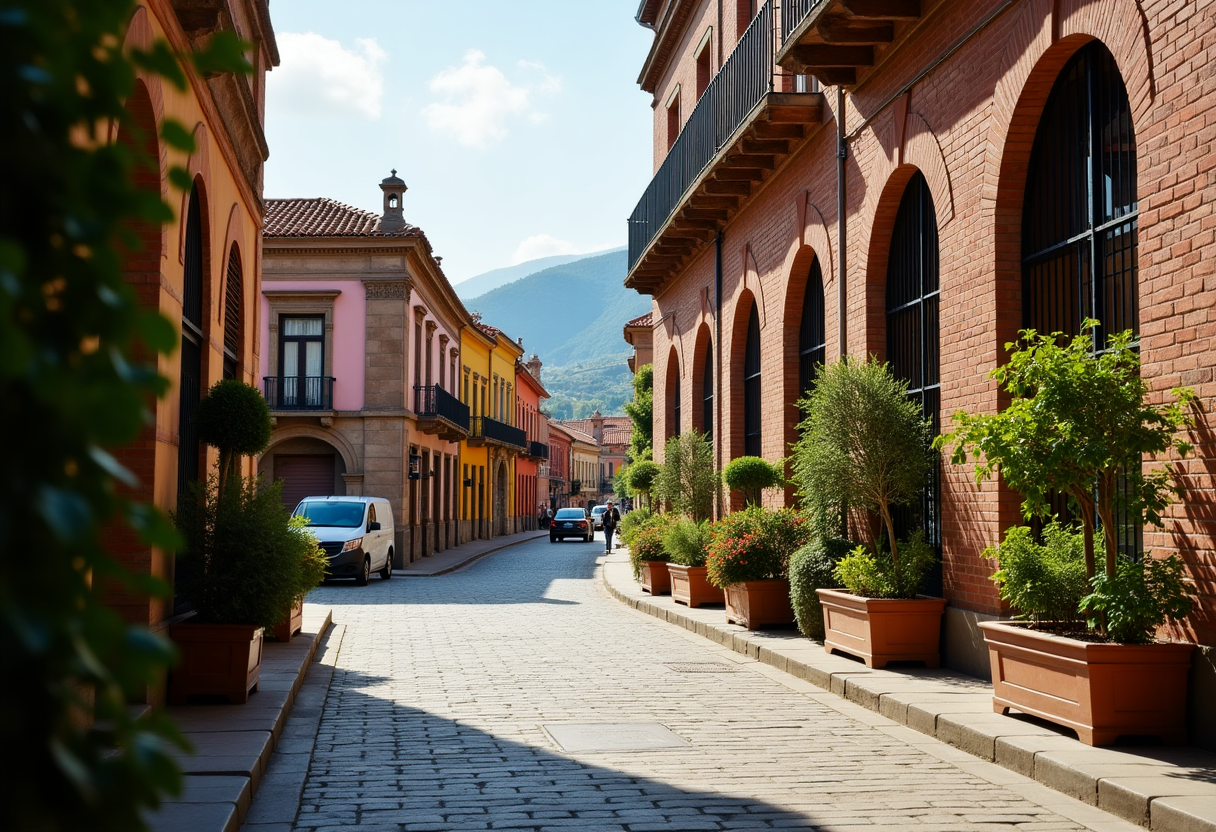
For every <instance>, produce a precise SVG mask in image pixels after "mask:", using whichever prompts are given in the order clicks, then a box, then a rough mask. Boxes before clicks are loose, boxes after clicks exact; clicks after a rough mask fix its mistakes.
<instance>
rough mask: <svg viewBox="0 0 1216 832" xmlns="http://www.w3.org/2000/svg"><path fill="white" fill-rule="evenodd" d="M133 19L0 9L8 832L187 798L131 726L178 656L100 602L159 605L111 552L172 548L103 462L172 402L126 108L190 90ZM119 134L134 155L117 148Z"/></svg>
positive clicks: (2, 584)
mask: <svg viewBox="0 0 1216 832" xmlns="http://www.w3.org/2000/svg"><path fill="white" fill-rule="evenodd" d="M133 10H134V4H133V3H132V2H131V0H94V2H89V3H78V2H73V0H11V1H10V2H6V3H4V4H3V7H2V8H0V158H3V159H4V160H5V166H4V184H3V187H0V430H3V432H4V435H5V436H8V437H11V438H13V439H14V440H15V441H12V442H10V443H9V446H8V447H7V448H6V449H5V457H4V464H3V466H0V529H3V535H4V553H5V554H4V556H3V558H0V656H2V657H3V658H2V666H3V671H2V675H3V683H2V684H0V714H2V715H3V716H0V720H3V738H4V744H5V747H6V748H7V749H9V750H10V751H11V752H12V754H14V755H15V757H14V761H15V762H14V764H12V765H10V766H8V768H7V771H6V773H5V776H4V777H3V778H2V779H0V784H2V785H0V828H3V829H14V830H16V829H20V830H39V832H42V830H52V831H53V830H79V829H90V830H123V832H126V830H139V829H143V828H144V826H145V824H144V822H143V820H142V819H141V811H142V810H143V809H144V808H146V807H151V806H155V805H157V803H158V802H159V800H160V797H161V795H163V794H164V793H166V792H175V791H177V789H178V788H179V784H180V781H179V777H178V772H177V767H176V766H175V765H174V763H173V762H172V760H171V758H170V757H169V754H168V753H167V745H166V742H165V741H166V740H171V741H172V740H174V738H178V741H180V737H179V735H178V734H177V733H176V731H175V730H174V729H173V727H172V725H171V724H170V723H169V721H168V720H167V718H166V717H165V716H164V715H163V714H161V713H155V712H154V713H153V714H151V715H149V716H146V717H143V718H140V719H139V720H138V721H137V720H136V719H135V717H134V716H133V715H132V713H131V712H130V711H129V710H128V708H127V702H128V701H129V697H130V696H134V695H135V694H136V693H137V692H139V691H142V690H145V689H146V688H147V687H148V686H149V685H154V684H156V683H157V679H158V678H160V677H161V676H162V675H163V673H164V670H165V668H166V667H167V666H168V664H169V663H170V661H171V660H172V655H173V651H172V648H171V647H170V645H169V644H168V642H167V641H166V640H164V639H163V638H161V637H159V636H154V635H153V634H151V633H150V632H149V631H148V630H147V628H146V627H133V626H129V625H128V624H126V622H124V621H123V620H122V618H121V617H120V616H119V615H118V614H117V613H115V612H114V611H113V610H110V609H108V608H106V607H105V606H104V605H103V603H102V599H103V597H104V593H103V592H101V591H100V590H101V588H102V587H107V588H108V587H110V586H113V585H115V584H117V585H119V586H121V587H122V588H123V589H124V590H126V591H127V592H129V593H130V594H131V595H132V596H134V597H147V596H148V595H149V594H150V593H156V594H158V595H161V596H164V595H167V592H168V588H167V587H166V586H164V585H163V584H162V583H160V582H155V581H153V580H151V579H150V578H148V577H147V576H144V577H143V578H139V579H137V578H136V577H134V576H132V575H130V574H128V573H126V572H125V571H124V570H123V569H122V568H121V566H120V565H119V564H118V563H117V561H116V560H115V559H114V558H113V557H112V556H110V555H109V554H108V553H107V552H106V551H105V548H104V546H103V537H104V539H105V540H113V539H115V537H116V536H117V535H118V534H120V533H123V532H125V531H126V530H128V529H129V530H133V531H134V533H135V534H134V535H132V537H136V536H137V537H138V538H139V540H140V541H142V543H143V544H144V545H147V546H158V547H162V548H164V549H171V548H173V547H174V546H175V545H176V543H177V537H176V535H175V534H174V533H173V530H172V528H171V526H170V525H169V524H168V523H167V522H166V519H165V518H164V516H163V515H161V514H160V513H158V512H157V511H156V510H155V509H153V508H152V507H150V506H147V505H143V504H139V503H136V502H134V501H132V500H131V499H130V498H129V497H128V496H126V495H127V494H128V493H129V492H124V490H123V488H124V487H129V486H134V485H135V484H136V479H135V477H134V476H133V475H132V474H131V472H129V471H128V470H126V469H125V468H124V467H123V466H122V464H121V462H120V461H119V460H118V459H116V458H115V456H114V455H113V454H112V453H111V451H113V450H114V449H116V448H121V447H122V446H124V445H127V444H129V443H130V442H132V441H133V440H135V439H136V438H137V437H138V435H139V433H140V431H141V430H145V429H146V427H147V425H148V424H149V423H150V421H151V414H150V412H149V405H150V404H151V403H152V402H153V401H154V400H155V398H156V397H158V396H161V395H163V394H164V393H165V391H166V390H167V387H168V384H167V381H166V380H165V379H164V378H162V377H161V376H159V375H158V373H157V371H156V364H157V360H158V358H159V356H160V355H161V354H168V353H170V352H171V351H172V350H173V349H174V348H175V346H176V344H177V341H178V337H177V335H176V331H175V329H174V327H173V325H172V324H171V323H170V322H169V321H168V320H166V319H165V318H164V317H162V316H161V315H160V314H159V312H158V311H157V310H156V309H145V308H141V307H140V305H139V303H138V302H137V300H136V296H135V293H134V292H133V290H132V289H131V287H130V286H129V285H127V283H126V282H125V280H124V278H123V272H122V264H123V257H124V252H131V251H137V250H138V249H139V248H140V246H141V242H140V239H139V237H138V235H136V234H135V233H133V229H134V228H137V227H139V226H140V225H141V224H151V225H153V226H155V225H158V224H160V223H164V222H167V221H169V220H171V219H172V216H173V215H172V210H171V209H170V207H169V205H168V204H166V203H165V202H164V201H162V199H161V195H160V192H159V190H153V191H143V190H140V189H139V188H138V187H137V185H136V181H137V177H136V176H135V173H136V171H137V170H153V171H156V170H158V169H159V160H158V159H151V158H146V157H145V156H144V155H143V153H142V150H141V148H143V146H144V144H143V142H142V141H140V140H141V139H143V138H146V137H145V136H143V135H142V134H141V132H140V130H139V128H138V126H137V125H136V124H134V123H133V120H132V118H131V117H130V116H129V114H127V113H126V112H125V110H124V108H123V102H124V101H126V100H127V98H128V97H129V96H130V95H131V93H132V91H133V90H134V88H135V78H136V67H140V68H142V69H143V70H144V71H146V72H147V73H149V74H150V75H160V76H163V77H165V78H166V79H167V80H168V82H169V83H170V84H172V85H176V86H178V87H184V86H185V83H186V78H185V73H184V72H183V69H182V67H181V65H180V64H181V62H182V58H181V57H180V56H178V55H175V54H174V53H173V52H172V50H170V49H169V47H168V46H166V44H164V43H163V42H158V43H155V44H153V45H152V46H151V47H150V48H149V50H148V51H146V52H143V51H139V50H136V51H135V52H133V53H131V54H130V55H124V53H123V51H122V43H123V36H124V33H125V31H126V27H127V24H128V23H129V21H130V19H131V15H132V12H133ZM234 42H235V41H234V39H233V38H232V37H231V35H230V34H229V33H217V34H216V35H215V36H213V37H212V38H211V39H210V45H209V46H208V50H209V54H208V55H207V56H204V57H202V58H200V59H199V61H198V62H200V63H206V65H207V66H208V67H209V68H211V69H216V70H218V71H230V70H234V69H239V66H237V65H234V64H233V61H232V52H233V48H232V47H233V45H234ZM186 60H189V58H187V59H186ZM240 64H241V65H244V61H243V60H242V61H241V62H240ZM115 127H117V128H118V129H119V131H120V133H122V134H124V135H131V136H132V137H133V138H134V141H130V142H116V143H111V142H110V135H111V133H110V131H111V130H112V129H113V128H115ZM161 130H162V135H161V138H162V139H163V140H164V143H165V144H166V145H167V146H169V147H172V148H175V149H179V150H190V149H192V145H193V143H192V141H191V139H190V133H189V132H188V131H186V130H185V129H184V128H183V127H182V126H181V125H178V124H174V123H166V124H164V125H162V127H161ZM183 173H184V172H183V170H182V169H181V168H175V169H174V170H173V171H171V173H170V175H171V177H172V178H173V181H175V182H177V181H180V180H181V178H182V175H183ZM31 553H36V556H35V557H30V554H31Z"/></svg>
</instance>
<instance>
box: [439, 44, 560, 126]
mask: <svg viewBox="0 0 1216 832" xmlns="http://www.w3.org/2000/svg"><path fill="white" fill-rule="evenodd" d="M485 61H486V56H485V54H483V53H482V52H479V51H478V50H476V49H470V50H469V51H468V52H466V53H465V56H464V63H462V64H461V65H460V66H456V67H448V68H447V69H445V70H443V71H442V72H440V73H439V74H438V75H436V76H435V77H434V78H432V79H431V82H430V90H431V92H432V93H435V94H436V95H438V96H442V97H443V100H442V101H436V102H433V103H431V104H428V105H427V106H426V107H424V108H423V109H422V115H423V117H424V118H425V119H426V122H427V124H428V125H429V126H430V127H431V129H432V130H435V131H436V132H439V133H444V134H446V135H449V136H451V137H453V138H454V139H456V141H458V142H460V143H461V144H462V145H464V146H465V147H476V148H480V149H483V150H484V149H485V148H488V147H489V146H490V145H492V144H494V143H496V142H499V141H501V140H502V139H504V138H506V136H507V132H508V129H507V125H508V122H509V121H510V120H511V119H512V118H513V117H526V118H527V119H528V120H529V121H531V122H533V123H536V122H538V121H543V120H544V119H545V118H546V116H545V114H544V113H541V112H538V111H536V110H535V109H533V107H532V96H533V93H535V92H542V93H555V92H558V91H559V90H560V89H561V79H560V78H559V77H557V76H554V75H550V74H549V73H548V72H547V71H546V70H545V68H544V66H543V65H541V64H538V63H534V62H531V61H520V62H519V68H520V69H522V70H526V71H536V72H540V74H541V78H540V81H539V82H537V83H534V84H514V83H512V82H511V81H510V80H509V79H508V78H507V76H506V75H504V74H503V73H502V70H500V69H498V68H497V67H494V66H490V65H488V64H486V62H485Z"/></svg>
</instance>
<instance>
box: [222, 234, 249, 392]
mask: <svg viewBox="0 0 1216 832" xmlns="http://www.w3.org/2000/svg"><path fill="white" fill-rule="evenodd" d="M244 282H245V281H244V275H243V274H242V271H241V252H240V250H239V249H237V247H236V243H233V244H232V250H231V251H230V253H229V254H228V275H227V279H226V280H225V282H224V378H236V377H237V375H238V374H239V373H240V371H241V345H242V344H243V343H244V340H245V338H244V321H243V320H242V314H243V308H244V293H245V286H244Z"/></svg>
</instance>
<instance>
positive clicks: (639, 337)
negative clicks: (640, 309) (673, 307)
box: [624, 312, 654, 374]
mask: <svg viewBox="0 0 1216 832" xmlns="http://www.w3.org/2000/svg"><path fill="white" fill-rule="evenodd" d="M624 334H625V343H627V344H629V345H630V346H631V347H633V355H631V356H629V358H628V363H629V372H631V373H634V374H636V373H637V371H638V367H644V366H645V365H647V364H653V363H654V333H653V331H652V330H651V326H650V313H649V312H647V313H646V314H645V315H638V316H637V317H636V318H634V319H633V320H632V321H630V322H629V323H627V324H625V333H624Z"/></svg>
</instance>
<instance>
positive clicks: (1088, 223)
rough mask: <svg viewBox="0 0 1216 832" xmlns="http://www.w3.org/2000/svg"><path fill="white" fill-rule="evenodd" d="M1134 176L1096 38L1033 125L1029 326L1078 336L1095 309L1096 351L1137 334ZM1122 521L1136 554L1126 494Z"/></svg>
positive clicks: (1129, 129)
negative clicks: (1126, 332)
mask: <svg viewBox="0 0 1216 832" xmlns="http://www.w3.org/2000/svg"><path fill="white" fill-rule="evenodd" d="M1136 178H1137V174H1136V137H1135V131H1134V129H1133V126H1132V115H1131V107H1130V105H1129V103H1128V99H1127V88H1126V87H1125V86H1124V83H1123V78H1122V76H1121V75H1120V73H1119V69H1118V66H1117V65H1116V64H1115V60H1114V58H1113V57H1112V56H1111V54H1110V52H1109V51H1108V50H1107V49H1106V47H1105V46H1103V45H1102V44H1101V43H1100V42H1098V41H1094V42H1092V43H1090V44H1088V45H1086V46H1084V47H1082V48H1081V49H1080V50H1079V51H1078V52H1077V54H1076V55H1074V56H1073V57H1072V59H1071V60H1070V61H1069V62H1068V63H1067V64H1066V65H1065V67H1064V69H1063V70H1061V72H1060V75H1059V77H1058V78H1057V79H1056V83H1055V86H1054V87H1053V88H1052V91H1051V95H1050V97H1049V98H1048V101H1047V106H1046V107H1045V108H1044V110H1043V115H1042V117H1041V119H1040V121H1039V127H1038V130H1037V132H1036V133H1035V140H1034V146H1033V148H1032V150H1031V156H1030V165H1029V167H1028V170H1027V177H1026V193H1025V200H1024V202H1023V213H1022V312H1023V325H1024V326H1026V327H1027V328H1029V329H1034V330H1036V331H1038V332H1044V333H1050V332H1061V333H1063V334H1064V335H1066V336H1075V335H1077V334H1078V333H1080V331H1081V323H1082V322H1083V321H1084V320H1085V319H1086V318H1094V319H1096V320H1097V321H1098V322H1099V326H1098V327H1097V328H1096V329H1095V331H1094V343H1093V349H1094V351H1095V352H1097V351H1100V350H1102V349H1103V348H1104V346H1105V344H1106V340H1107V338H1108V337H1109V336H1110V335H1113V334H1115V333H1118V332H1122V331H1124V330H1127V329H1130V330H1132V331H1133V332H1135V333H1136V334H1137V336H1138V335H1139V317H1140V316H1139V287H1138V285H1137V284H1138V275H1137V270H1138V262H1137V257H1138V242H1137V233H1138V225H1139V204H1138V203H1137V200H1136V187H1137V181H1136ZM1122 491H1123V489H1122V488H1121V489H1120V492H1121V493H1122ZM1051 511H1052V512H1053V513H1054V514H1056V515H1057V516H1058V517H1059V518H1060V519H1061V520H1062V521H1065V522H1067V521H1068V520H1070V519H1072V512H1071V511H1070V510H1069V506H1068V501H1067V498H1066V497H1065V496H1064V495H1053V496H1052V498H1051ZM1116 523H1117V524H1118V527H1119V528H1118V532H1117V538H1118V541H1119V551H1120V552H1122V553H1123V554H1125V555H1127V556H1129V557H1132V558H1139V557H1140V556H1141V555H1142V554H1143V552H1144V528H1143V526H1142V525H1140V524H1139V523H1137V522H1136V521H1135V520H1134V519H1133V518H1131V517H1130V516H1129V515H1128V513H1127V509H1126V506H1125V504H1124V503H1123V501H1122V500H1120V499H1116ZM1035 525H1037V524H1035Z"/></svg>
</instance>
